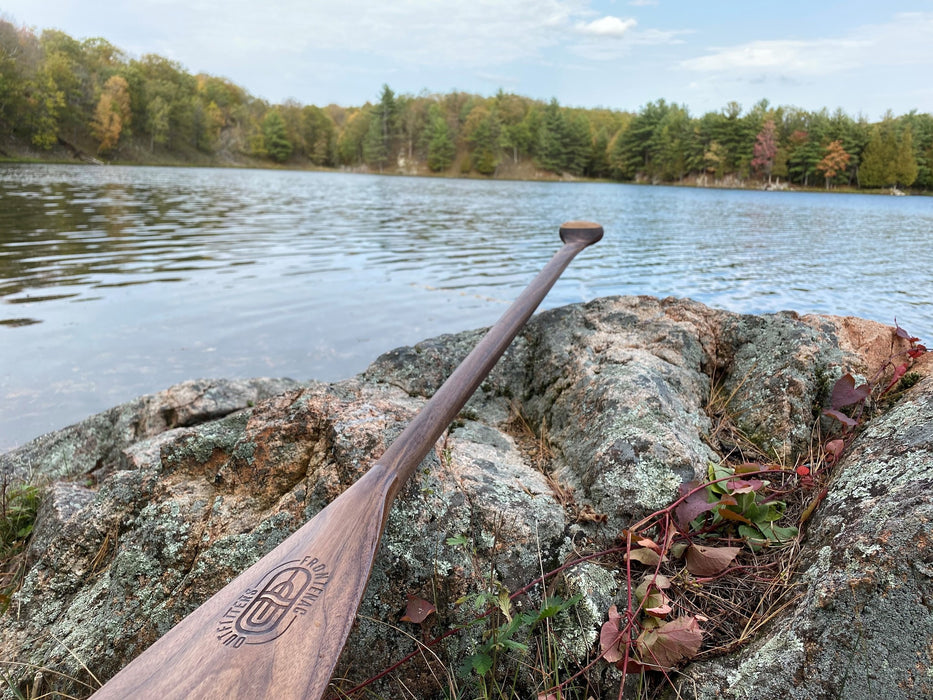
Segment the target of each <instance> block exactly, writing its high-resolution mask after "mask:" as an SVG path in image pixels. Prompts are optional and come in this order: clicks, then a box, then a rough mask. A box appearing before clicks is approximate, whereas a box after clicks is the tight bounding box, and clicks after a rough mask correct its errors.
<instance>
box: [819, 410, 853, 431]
mask: <svg viewBox="0 0 933 700" xmlns="http://www.w3.org/2000/svg"><path fill="white" fill-rule="evenodd" d="M823 413H824V414H825V415H827V416H830V417H832V418H835V419H836V420H837V421H839V422H840V423H842V424H843V425H845V426H847V427H849V428H852V427H855V425H856V422H855V420H853V419H852V418H849V416H847V415H846V414H845V413H843V412H842V411H836V410H835V409H828V410H826V411H823Z"/></svg>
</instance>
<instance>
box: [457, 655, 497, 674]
mask: <svg viewBox="0 0 933 700" xmlns="http://www.w3.org/2000/svg"><path fill="white" fill-rule="evenodd" d="M490 669H492V657H491V656H490V655H489V654H487V653H486V652H482V651H481V652H477V653H476V654H471V655H470V656H468V657H466V659H465V660H464V662H463V666H462V667H461V670H462V671H465V673H463V674H462V675H464V676H468V675H469V674H470V671H473V672H475V673H476V675H478V676H485V675H486V674H487V673H489V671H490Z"/></svg>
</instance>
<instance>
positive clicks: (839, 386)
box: [830, 372, 871, 408]
mask: <svg viewBox="0 0 933 700" xmlns="http://www.w3.org/2000/svg"><path fill="white" fill-rule="evenodd" d="M870 393H871V387H870V386H869V385H868V384H861V385H859V386H855V377H853V376H852V375H851V374H849V373H848V372H846V373H845V374H843V375H842V376H841V377H839V379H838V380H837V381H836V384H835V385H834V386H833V393H832V396H831V397H830V404H831V405H832V407H833V408H842V407H843V406H851V405H852V404H854V403H858V402H859V401H864V400H865V399H866V397H867V396H868V395H869V394H870Z"/></svg>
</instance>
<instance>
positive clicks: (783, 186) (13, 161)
mask: <svg viewBox="0 0 933 700" xmlns="http://www.w3.org/2000/svg"><path fill="white" fill-rule="evenodd" d="M74 151H77V149H74V148H73V147H71V149H69V148H68V147H66V146H62V145H59V146H57V147H55V148H54V149H52V150H51V151H49V152H43V153H40V152H38V151H35V150H33V149H29V151H28V152H27V153H22V154H20V155H10V154H9V153H8V152H7V151H6V150H4V149H3V148H2V147H0V165H43V164H45V165H84V166H88V167H107V166H111V165H115V166H126V167H163V168H229V169H233V170H236V169H255V170H283V171H294V172H323V173H346V174H348V175H381V176H386V177H425V178H432V179H446V180H480V181H496V180H501V181H503V182H555V183H556V182H564V183H574V182H577V183H605V184H615V185H644V186H657V187H690V188H698V189H723V190H752V191H756V190H757V191H773V192H811V193H831V194H868V195H887V196H891V195H892V194H895V193H894V192H892V191H891V188H887V187H885V188H877V189H866V188H857V187H846V186H842V185H836V186H834V187H833V188H832V189H828V190H827V189H826V188H824V187H802V186H800V185H796V184H791V183H788V182H786V181H778V180H775V182H774V183H772V186H770V187H768V186H766V184H767V183H763V182H760V181H758V180H742V179H740V178H737V177H735V176H732V175H730V176H727V177H725V178H722V179H721V180H712V181H711V182H710V183H709V184H701V183H700V182H699V180H700V179H701V177H697V176H696V175H691V176H689V177H685V178H683V179H682V180H680V181H677V182H650V181H648V180H647V179H641V178H636V179H635V180H613V179H611V178H589V177H583V176H574V175H569V174H566V173H565V174H563V175H557V174H555V173H551V172H548V171H546V170H541V169H540V168H536V167H534V166H533V165H532V164H531V163H524V162H523V163H519V164H518V166H519V167H515V166H512V164H508V165H507V166H505V167H503V168H502V171H503V172H502V173H499V172H496V173H494V174H492V175H479V174H476V173H452V172H442V173H435V172H431V171H430V170H429V169H428V168H426V167H421V168H386V169H384V170H383V171H382V172H379V171H378V170H374V169H372V168H368V167H366V166H365V165H364V166H355V167H347V166H343V167H336V168H328V167H323V166H317V165H313V164H310V163H309V164H307V165H305V164H300V163H283V164H276V163H270V162H269V161H268V160H264V159H258V158H251V157H249V156H245V155H242V154H237V155H228V156H226V157H223V158H219V159H218V158H214V159H211V158H203V159H198V160H197V161H196V162H192V161H187V160H180V159H177V158H170V157H165V158H154V159H152V160H135V159H126V160H123V159H120V158H116V159H114V160H111V161H103V160H100V159H98V158H96V157H95V156H91V155H89V154H86V153H84V152H81V151H77V153H75V152H74ZM522 166H524V167H522ZM897 193H900V194H903V195H912V196H931V194H933V193H930V192H926V191H912V190H910V189H907V190H901V189H898V190H897Z"/></svg>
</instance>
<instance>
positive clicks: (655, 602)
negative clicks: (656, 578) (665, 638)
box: [644, 591, 673, 617]
mask: <svg viewBox="0 0 933 700" xmlns="http://www.w3.org/2000/svg"><path fill="white" fill-rule="evenodd" d="M670 602H671V600H670V598H668V597H667V596H666V595H664V594H663V593H662V592H661V591H658V592H657V593H652V594H651V595H649V596H648V598H647V600H645V608H644V610H645V612H646V613H648V614H649V615H651V616H652V617H667V616H668V615H670V614H671V611H672V610H673V608H672V607H671V606H670Z"/></svg>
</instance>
